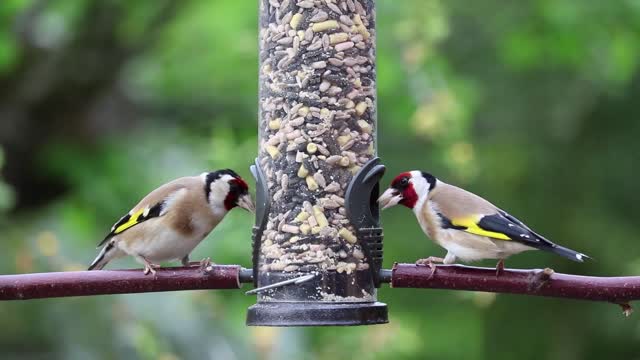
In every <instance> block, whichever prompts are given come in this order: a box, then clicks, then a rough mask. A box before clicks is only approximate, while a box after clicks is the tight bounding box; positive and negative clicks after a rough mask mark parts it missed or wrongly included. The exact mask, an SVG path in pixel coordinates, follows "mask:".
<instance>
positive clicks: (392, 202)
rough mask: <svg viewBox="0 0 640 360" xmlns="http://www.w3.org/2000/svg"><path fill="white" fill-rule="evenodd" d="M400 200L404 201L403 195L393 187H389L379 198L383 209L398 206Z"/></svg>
mask: <svg viewBox="0 0 640 360" xmlns="http://www.w3.org/2000/svg"><path fill="white" fill-rule="evenodd" d="M400 201H402V195H401V194H400V192H399V191H398V190H396V189H393V188H389V189H387V191H385V192H384V193H383V194H382V195H381V196H380V197H379V198H378V204H379V205H380V206H381V207H382V210H384V209H388V208H390V207H392V206H396V205H398V203H399V202H400Z"/></svg>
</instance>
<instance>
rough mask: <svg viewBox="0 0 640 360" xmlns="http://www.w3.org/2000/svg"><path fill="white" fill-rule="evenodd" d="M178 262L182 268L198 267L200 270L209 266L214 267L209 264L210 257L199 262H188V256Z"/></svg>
mask: <svg viewBox="0 0 640 360" xmlns="http://www.w3.org/2000/svg"><path fill="white" fill-rule="evenodd" d="M180 262H181V263H182V266H198V267H199V268H200V270H204V269H206V268H207V267H208V266H209V265H215V264H214V263H212V262H211V258H210V257H206V258H204V259H202V260H200V261H189V254H187V255H185V256H184V257H183V258H182V259H181V260H180Z"/></svg>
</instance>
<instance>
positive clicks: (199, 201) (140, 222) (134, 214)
mask: <svg viewBox="0 0 640 360" xmlns="http://www.w3.org/2000/svg"><path fill="white" fill-rule="evenodd" d="M236 206H239V207H241V208H244V209H246V210H248V211H250V212H254V211H255V207H254V205H253V202H252V201H251V196H250V195H249V187H248V185H247V183H246V182H245V181H244V180H243V179H242V178H241V177H240V176H238V174H236V173H235V172H234V171H232V170H229V169H226V170H219V171H214V172H209V173H203V174H202V175H200V176H190V177H183V178H179V179H176V180H173V181H171V182H169V183H167V184H164V185H162V186H160V187H159V188H157V189H155V190H154V191H152V192H151V193H150V194H149V195H147V196H146V197H145V198H144V199H142V201H140V202H139V203H138V205H136V206H135V207H134V208H133V209H131V211H129V213H128V214H127V215H125V216H123V217H122V218H121V219H120V220H119V221H118V222H117V223H116V224H115V225H113V227H112V228H111V232H110V233H109V234H108V235H107V236H106V237H105V238H104V240H102V242H100V244H99V245H98V247H100V246H102V250H101V251H100V253H99V254H98V256H97V257H96V259H95V260H94V261H93V263H92V264H91V266H89V270H94V269H96V270H100V269H102V268H104V266H105V265H107V263H108V262H109V261H111V260H113V259H116V258H119V257H123V256H125V255H131V256H133V257H134V258H135V259H136V260H137V261H138V262H140V263H141V264H143V265H144V273H145V275H146V274H148V273H149V272H151V273H153V274H155V272H156V271H155V270H154V268H155V267H159V265H156V264H157V263H159V262H162V261H168V260H178V259H180V260H181V261H182V264H183V265H185V266H187V265H189V264H190V263H189V254H190V253H191V251H192V250H193V249H194V248H195V247H196V246H197V245H198V244H199V243H200V242H201V241H202V240H203V239H204V238H205V237H206V236H207V235H208V234H209V233H210V232H211V230H213V229H214V228H215V227H216V225H218V223H219V222H220V221H222V219H223V218H224V216H225V215H226V214H227V213H228V212H229V210H231V209H233V208H234V207H236ZM204 261H207V262H208V259H205V260H203V262H204ZM203 264H204V263H203Z"/></svg>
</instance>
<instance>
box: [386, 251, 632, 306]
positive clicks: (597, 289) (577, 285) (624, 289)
mask: <svg viewBox="0 0 640 360" xmlns="http://www.w3.org/2000/svg"><path fill="white" fill-rule="evenodd" d="M391 287H394V288H430V289H450V290H472V291H487V292H496V293H509V294H523V295H536V296H551V297H559V298H570V299H580V300H592V301H607V302H611V303H615V304H618V305H620V306H622V308H623V310H624V311H625V314H626V315H629V314H630V313H631V306H630V305H629V301H632V300H640V276H624V277H596V276H579V275H569V274H560V273H555V272H554V271H553V270H551V269H544V270H540V269H536V270H513V269H505V270H504V272H503V273H502V274H500V276H496V270H495V269H492V268H478V267H469V266H461V265H438V266H437V268H436V272H435V274H434V275H433V276H432V275H431V268H429V267H427V266H421V265H420V266H418V265H414V264H395V265H394V266H393V269H392V273H391Z"/></svg>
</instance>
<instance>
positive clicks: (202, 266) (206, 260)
mask: <svg viewBox="0 0 640 360" xmlns="http://www.w3.org/2000/svg"><path fill="white" fill-rule="evenodd" d="M198 265H199V267H200V271H203V272H204V271H206V270H207V268H208V267H210V266H212V265H215V264H214V263H212V262H211V258H210V257H206V258H204V259H202V260H200V262H199V263H198Z"/></svg>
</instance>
